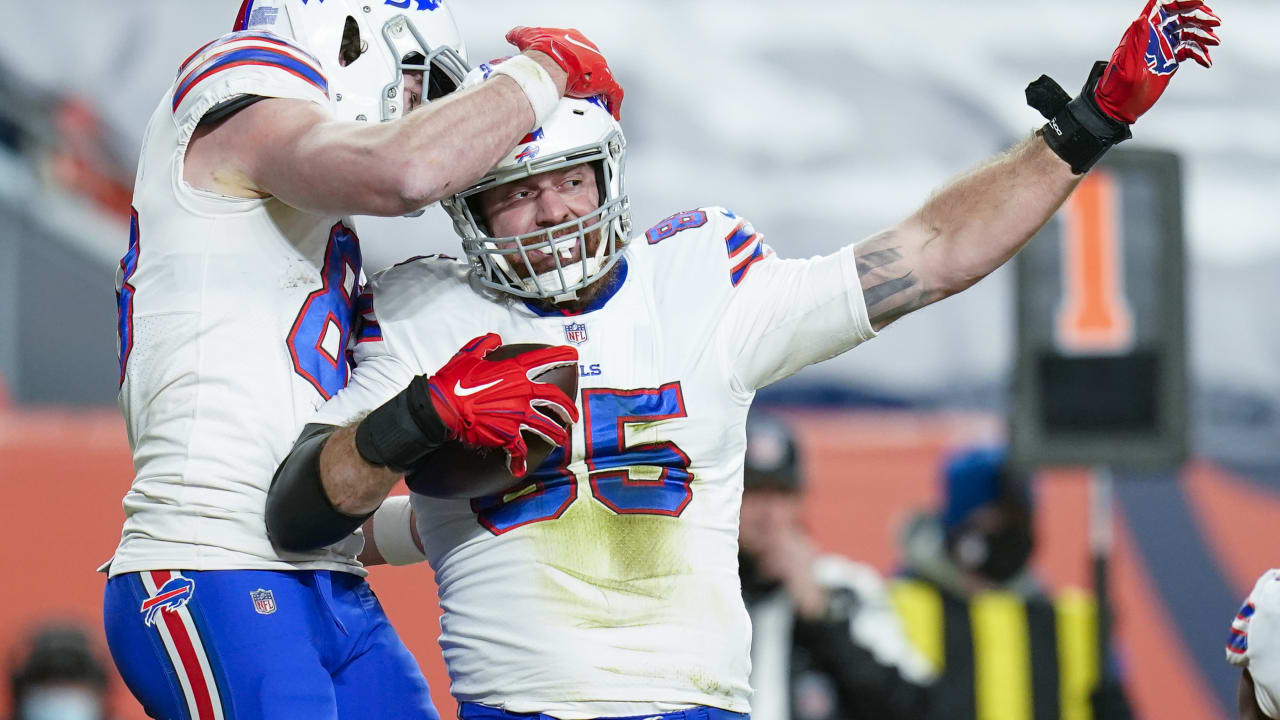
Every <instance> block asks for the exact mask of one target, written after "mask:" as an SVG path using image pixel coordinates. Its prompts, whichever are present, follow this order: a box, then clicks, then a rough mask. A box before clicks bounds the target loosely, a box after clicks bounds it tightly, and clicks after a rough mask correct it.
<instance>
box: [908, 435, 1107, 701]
mask: <svg viewBox="0 0 1280 720" xmlns="http://www.w3.org/2000/svg"><path fill="white" fill-rule="evenodd" d="M1028 480H1029V478H1028V477H1027V476H1026V475H1025V474H1023V473H1020V472H1016V471H1014V470H1013V469H1012V468H1011V467H1010V466H1009V464H1008V462H1007V455H1006V452H1005V450H1004V449H1003V448H974V449H969V450H966V451H963V452H960V453H958V454H956V455H954V456H953V457H951V458H950V459H949V461H948V462H947V464H946V469H945V472H944V474H943V493H942V495H943V507H942V509H941V510H940V511H939V512H938V513H936V514H920V515H918V516H916V517H914V518H913V519H912V520H911V521H910V522H909V523H908V525H907V527H906V530H905V532H904V535H903V545H902V554H903V557H902V561H903V566H904V568H903V571H902V575H901V576H900V577H899V578H897V579H895V580H894V581H893V583H892V594H893V599H894V603H895V604H896V606H897V608H898V611H899V612H900V613H901V616H902V618H903V622H904V623H905V625H906V628H907V634H908V636H909V637H910V638H911V640H912V642H913V643H914V645H915V646H916V647H917V648H918V649H919V650H920V651H921V652H922V653H923V654H924V655H925V657H926V658H928V660H929V662H930V664H931V665H932V668H933V669H934V670H935V671H936V672H937V673H938V676H939V677H938V681H937V685H936V696H935V698H934V700H935V704H934V709H935V712H934V714H933V715H931V716H930V717H936V718H954V719H959V720H962V719H964V718H1027V720H1057V719H1058V718H1062V719H1063V720H1067V719H1068V718H1093V719H1094V720H1127V719H1128V718H1130V717H1132V715H1131V713H1130V711H1129V705H1128V701H1127V699H1126V697H1125V694H1124V691H1123V688H1122V687H1121V686H1119V685H1118V684H1116V683H1115V682H1112V681H1110V680H1105V679H1104V680H1103V681H1100V680H1099V678H1100V673H1102V672H1104V671H1106V670H1108V667H1107V666H1105V665H1104V664H1103V663H1101V662H1100V661H1099V657H1098V640H1097V635H1096V628H1097V615H1098V611H1097V603H1096V602H1095V600H1094V598H1093V597H1092V596H1091V595H1089V594H1088V593H1085V592H1084V591H1081V590H1075V589H1072V590H1064V591H1063V592H1061V593H1059V594H1058V596H1057V597H1056V598H1051V597H1050V596H1049V595H1048V594H1047V593H1046V591H1045V589H1044V587H1043V585H1042V584H1041V583H1040V581H1039V580H1038V579H1037V578H1036V577H1035V575H1034V574H1033V573H1032V572H1031V570H1030V568H1029V567H1028V562H1029V560H1030V559H1031V556H1032V553H1033V551H1034V550H1035V522H1034V521H1035V518H1034V507H1033V503H1032V498H1031V495H1030V488H1029V484H1028ZM1110 676H1111V675H1110V673H1108V675H1107V677H1110Z"/></svg>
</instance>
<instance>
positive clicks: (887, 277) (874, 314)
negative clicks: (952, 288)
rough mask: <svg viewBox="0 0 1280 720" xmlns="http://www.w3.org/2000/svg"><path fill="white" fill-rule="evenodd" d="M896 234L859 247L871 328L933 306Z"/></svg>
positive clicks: (856, 259)
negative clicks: (906, 257) (897, 241)
mask: <svg viewBox="0 0 1280 720" xmlns="http://www.w3.org/2000/svg"><path fill="white" fill-rule="evenodd" d="M895 236H896V233H894V232H893V231H892V230H887V231H885V232H882V233H880V234H879V235H875V236H872V237H870V238H867V239H866V240H864V241H862V242H861V243H858V246H857V247H856V248H854V262H855V264H856V266H857V268H858V277H860V278H861V279H862V295H863V298H865V299H866V303H867V314H868V315H869V316H870V318H871V324H872V325H873V326H876V327H883V326H884V325H887V324H889V323H891V322H893V321H894V320H896V319H898V318H900V317H902V316H903V315H906V314H907V313H909V312H911V311H912V310H917V309H919V308H922V307H924V306H925V305H928V304H929V301H928V300H927V299H926V293H925V289H924V287H923V286H922V285H921V283H920V278H919V277H918V276H917V275H916V273H915V270H914V269H913V268H911V267H910V265H909V264H908V262H907V261H906V259H905V258H904V255H903V252H902V246H901V244H898V243H896V242H895V241H896V240H897V238H896V237H895Z"/></svg>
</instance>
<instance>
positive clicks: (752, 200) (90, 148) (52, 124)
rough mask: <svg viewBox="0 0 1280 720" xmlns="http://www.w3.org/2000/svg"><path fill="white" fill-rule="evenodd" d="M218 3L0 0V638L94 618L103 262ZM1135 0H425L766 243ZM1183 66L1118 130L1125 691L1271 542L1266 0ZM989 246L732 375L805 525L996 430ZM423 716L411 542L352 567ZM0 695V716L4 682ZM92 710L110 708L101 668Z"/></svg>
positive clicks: (860, 524)
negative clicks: (1138, 181)
mask: <svg viewBox="0 0 1280 720" xmlns="http://www.w3.org/2000/svg"><path fill="white" fill-rule="evenodd" d="M238 5H239V2H238V0H200V1H199V2H196V1H194V0H133V1H132V2H128V3H122V2H112V3H101V2H90V1H89V0H62V1H61V2H58V3H22V2H17V0H8V1H7V2H4V3H0V21H3V26H4V27H7V28H9V31H8V32H6V39H5V41H4V43H3V44H0V226H2V227H4V228H5V230H4V232H2V233H0V338H3V341H0V490H3V492H4V496H5V497H6V501H5V502H4V503H3V507H4V509H3V511H2V515H0V517H3V520H4V527H5V528H6V529H7V530H8V531H9V532H10V533H11V540H10V542H11V543H12V547H11V549H10V551H8V552H6V553H4V555H3V560H2V561H0V572H2V574H3V577H4V578H5V582H4V583H3V590H0V652H6V653H7V652H9V649H10V648H11V647H12V646H13V645H14V643H15V642H16V638H18V637H19V636H20V635H21V634H22V632H23V630H24V628H27V627H29V626H30V625H32V624H33V623H37V622H39V621H41V620H45V619H64V618H70V619H75V620H79V621H81V622H83V623H84V624H86V625H87V626H88V627H89V628H91V630H92V631H93V633H94V634H95V635H96V636H97V637H98V639H99V641H101V621H100V617H99V607H100V601H101V589H102V585H103V576H101V575H97V574H95V573H94V572H93V570H94V568H95V567H97V565H98V564H99V563H101V562H102V561H104V560H106V559H107V558H108V557H109V555H110V553H111V551H112V549H113V548H114V546H115V542H116V540H117V539H118V533H119V527H120V523H121V521H122V514H121V511H120V505H119V500H120V498H121V496H122V495H123V493H124V492H125V490H126V489H127V487H128V485H129V482H130V479H131V477H132V472H131V465H130V458H129V452H128V447H127V444H126V439H125V433H124V428H123V424H122V422H121V421H120V419H119V416H118V413H117V412H116V410H115V409H114V401H115V392H116V381H117V374H118V366H117V361H116V356H115V303H114V298H113V275H114V269H115V266H116V265H117V264H118V262H119V259H120V256H121V254H122V253H123V252H124V249H125V245H126V242H127V236H128V228H127V218H128V205H129V198H130V194H131V186H132V179H133V173H134V168H135V165H134V163H135V159H136V156H137V153H138V148H139V143H140V140H141V135H142V130H143V125H144V124H145V122H146V118H147V117H148V115H149V113H150V112H151V111H152V109H153V108H154V105H155V102H156V101H157V99H158V98H159V96H160V95H161V94H162V93H163V92H164V89H165V87H166V86H167V85H168V83H169V82H170V81H171V80H172V73H173V72H174V71H175V69H176V67H177V65H178V63H179V62H180V61H181V60H182V58H184V57H185V56H186V55H187V54H188V53H190V51H191V50H192V49H194V48H195V47H197V46H199V45H200V44H202V43H203V42H205V41H207V40H208V39H209V38H211V37H213V36H215V35H218V34H221V33H222V32H225V31H226V30H228V29H229V28H230V25H231V22H232V18H233V15H234V12H235V10H236V8H237V7H238ZM1139 5H1140V2H1139V1H1138V0H1127V1H1125V2H1119V1H1117V0H1074V1H1073V2H1070V3H1050V2H1044V1H1042V0H1023V1H1021V2H1015V1H1014V0H974V1H973V2H968V3H944V2H940V1H937V0H929V1H922V0H908V1H904V2H898V3H881V4H872V3H867V2H838V1H835V0H825V1H823V0H793V1H792V2H787V3H778V2H753V1H750V0H748V1H739V2H729V1H728V0H708V1H697V2H693V1H685V2H679V1H677V0H652V1H651V2H647V3H620V2H614V1H612V0H598V1H597V2H591V3H587V2H570V1H569V0H544V1H543V2H539V3H527V2H516V1H515V0H457V2H456V3H455V5H454V11H455V13H456V15H457V16H458V19H459V22H460V24H461V25H462V28H463V32H464V36H465V37H466V38H467V40H468V43H469V50H470V57H471V60H472V62H478V61H483V60H487V59H489V58H492V57H497V56H501V55H505V54H507V50H506V48H505V46H504V44H503V43H502V40H501V37H502V34H503V33H504V32H505V31H506V30H507V29H508V28H509V27H511V26H513V25H519V24H529V25H534V24H540V25H564V26H574V27H579V28H581V29H582V30H584V31H585V32H586V33H587V34H588V35H589V36H590V37H592V38H593V39H594V40H596V41H597V42H598V43H599V44H600V45H601V47H602V48H603V49H604V50H605V52H606V54H607V56H608V57H609V59H610V62H611V64H612V65H613V67H614V68H615V69H616V71H617V75H618V76H619V77H620V79H621V80H622V81H623V83H624V84H625V86H626V88H627V100H626V105H625V108H624V110H625V118H624V123H623V125H624V128H625V130H626V132H627V136H628V140H629V144H630V150H631V152H630V154H629V169H628V176H627V177H628V191H629V193H630V195H631V197H632V202H633V208H634V214H635V218H636V223H637V225H638V226H640V227H646V226H647V225H648V224H651V223H652V222H656V221H657V220H659V219H661V218H663V217H665V216H667V215H669V214H671V213H672V212H675V211H678V210H683V209H687V208H689V207H694V206H698V205H708V204H716V205H724V206H727V207H730V208H733V209H734V210H735V211H737V212H738V213H739V214H744V215H746V216H748V217H750V218H751V219H752V221H753V223H754V224H755V225H756V227H757V228H758V229H760V230H761V231H763V232H764V233H765V235H766V236H767V238H768V240H769V242H770V243H771V245H772V246H773V247H774V248H775V249H776V250H777V251H778V252H779V253H781V254H782V255H784V256H804V255H808V254H813V253H819V252H822V253H825V252H829V251H830V250H833V249H834V248H836V247H838V246H840V245H843V244H846V243H848V242H851V241H853V240H856V239H858V238H861V237H863V236H865V235H868V234H870V233H872V232H874V231H876V230H878V229H881V228H883V227H884V226H887V225H889V224H891V223H893V222H895V221H896V220H898V219H899V218H900V217H902V216H904V215H905V214H907V213H909V212H910V211H912V210H913V209H914V208H915V207H916V206H917V205H918V204H919V203H920V202H921V201H922V200H923V198H924V197H925V196H926V194H927V193H928V192H929V191H930V189H932V188H934V187H936V186H937V185H938V184H940V183H941V182H943V181H944V180H945V179H946V178H947V177H948V176H950V175H952V174H954V173H956V172H958V171H960V170H962V169H964V168H965V167H967V166H970V165H973V164H974V163H977V162H979V161H981V160H982V159H983V158H985V157H987V156H989V155H990V154H992V153H994V152H996V151H998V150H999V149H1001V148H1002V147H1005V146H1006V145H1008V144H1009V143H1010V142H1011V141H1012V140H1013V139H1015V138H1018V137H1021V136H1023V135H1024V134H1025V133H1027V132H1028V131H1030V129H1031V128H1033V127H1035V126H1037V125H1038V124H1039V123H1038V119H1037V116H1036V114H1035V113H1034V111H1032V110H1031V109H1029V108H1027V107H1025V105H1024V104H1023V100H1022V88H1023V87H1024V86H1025V85H1026V83H1027V82H1028V81H1030V80H1032V79H1034V78H1035V77H1037V76H1038V75H1039V74H1040V73H1047V74H1050V75H1052V76H1053V77H1055V78H1057V79H1058V80H1059V81H1060V82H1061V83H1062V84H1063V85H1064V86H1066V87H1068V88H1071V89H1074V88H1076V87H1078V86H1079V84H1080V83H1081V82H1082V81H1083V79H1084V76H1085V74H1086V73H1087V70H1088V67H1089V63H1090V62H1092V61H1093V60H1095V59H1099V58H1102V57H1105V56H1106V55H1107V54H1108V53H1109V52H1110V50H1111V48H1112V47H1113V46H1114V43H1115V41H1116V40H1117V39H1118V37H1119V34H1120V32H1121V29H1122V28H1123V27H1124V26H1125V25H1126V24H1127V23H1128V22H1129V20H1130V19H1131V17H1132V16H1133V15H1134V14H1135V13H1136V12H1137V10H1138V9H1139ZM1215 9H1216V10H1217V11H1218V12H1219V14H1220V15H1221V16H1222V17H1223V18H1224V22H1225V25H1224V29H1223V30H1222V32H1221V36H1222V38H1223V42H1224V45H1223V46H1222V47H1221V48H1220V49H1218V50H1216V51H1215V53H1214V54H1215V61H1216V67H1215V68H1214V69H1213V70H1212V71H1210V72H1205V71H1202V70H1201V69H1199V68H1196V67H1192V68H1189V69H1187V70H1184V71H1183V72H1182V73H1180V74H1179V75H1178V77H1177V79H1176V80H1175V81H1174V82H1173V86H1172V89H1171V91H1170V92H1169V93H1168V95H1167V96H1166V97H1165V98H1164V99H1163V100H1162V102H1161V104H1160V107H1159V108H1158V109H1157V110H1155V111H1154V112H1153V113H1152V114H1151V115H1150V116H1149V117H1146V118H1143V120H1142V121H1141V122H1140V123H1139V125H1138V126H1137V128H1136V134H1137V139H1136V140H1134V141H1133V143H1132V144H1133V145H1135V146H1137V145H1141V146H1143V147H1151V148H1163V149H1171V150H1174V151H1176V152H1177V153H1179V154H1180V156H1181V158H1182V161H1183V170H1184V180H1185V183H1184V188H1183V193H1184V201H1185V204H1184V220H1185V227H1186V240H1187V253H1188V255H1187V307H1188V328H1187V332H1188V339H1189V347H1188V352H1189V364H1190V387H1191V393H1190V402H1189V407H1188V411H1189V413H1190V418H1191V438H1192V459H1191V460H1190V461H1189V462H1188V463H1187V464H1186V465H1185V466H1184V467H1182V468H1181V469H1180V470H1178V471H1176V472H1170V473H1162V474H1155V475H1153V474H1150V473H1148V474H1144V475H1142V476H1140V477H1139V476H1134V475H1132V474H1125V473H1121V474H1119V475H1118V477H1117V490H1116V497H1117V506H1116V521H1117V528H1118V532H1117V544H1116V554H1115V560H1114V564H1113V569H1112V570H1113V578H1114V602H1115V613H1116V622H1117V633H1118V643H1119V647H1120V651H1121V653H1122V663H1123V671H1124V673H1125V675H1126V677H1127V680H1128V683H1129V687H1130V689H1131V692H1132V695H1133V698H1134V701H1135V704H1136V706H1137V710H1138V713H1139V717H1143V718H1156V717H1161V718H1187V719H1193V718H1194V719H1197V720H1198V719H1201V718H1219V717H1227V716H1228V715H1229V713H1228V709H1229V708H1232V707H1234V703H1233V697H1234V682H1235V673H1234V672H1233V671H1231V670H1229V669H1228V668H1227V666H1226V665H1225V663H1223V661H1222V644H1223V641H1224V639H1225V637H1226V630H1227V625H1228V622H1229V618H1230V617H1231V615H1232V614H1233V613H1234V611H1235V609H1236V605H1237V603H1238V602H1239V600H1240V599H1241V598H1242V597H1243V596H1244V595H1245V594H1246V593H1247V592H1248V590H1249V588H1250V587H1252V583H1253V579H1254V578H1255V577H1256V576H1257V575H1258V574H1259V573H1260V572H1261V571H1262V570H1264V569H1265V568H1267V567H1270V566H1272V565H1277V564H1280V557H1277V554H1276V553H1277V549H1280V322H1277V320H1276V317H1277V315H1276V306H1277V303H1278V302H1280V230H1278V229H1277V223H1276V220H1275V217H1276V215H1275V207H1276V203H1277V200H1278V199H1280V94H1278V93H1276V92H1275V89H1276V87H1277V85H1276V82H1277V81H1276V78H1277V77H1280V44H1277V43H1275V42H1274V28H1275V27H1277V26H1280V6H1277V4H1276V3H1275V2H1271V1H1268V0H1220V2H1219V3H1216V4H1215ZM360 230H361V237H362V238H363V243H362V244H363V247H364V252H365V259H366V268H367V269H368V270H369V271H373V270H376V269H379V268H381V267H384V266H386V265H388V264H391V263H393V262H396V261H398V260H399V259H402V258H403V257H405V256H408V255H414V254H421V253H426V252H437V251H444V252H451V253H456V252H457V250H458V243H457V240H456V237H455V236H454V235H453V233H452V231H451V229H450V227H449V225H448V223H447V221H446V219H445V217H444V215H443V213H440V212H438V211H437V210H435V209H431V210H429V211H428V212H427V213H426V214H425V215H424V216H423V217H421V218H418V219H414V220H409V219H395V220H373V221H369V222H366V223H363V224H362V225H361V226H360ZM1014 297H1015V296H1014V289H1013V273H1012V272H1010V271H1009V270H1008V269H1006V270H1002V271H1000V272H997V273H996V274H995V275H993V276H992V277H991V278H989V279H987V280H985V281H984V282H982V283H981V284H979V285H978V286H977V287H975V288H974V289H972V290H970V291H968V292H966V293H965V294H963V295H961V296H959V297H958V298H955V299H952V300H949V301H947V302H945V303H942V304H941V305H939V306H935V307H932V308H929V309H927V310H924V311H922V312H920V313H918V314H916V315H913V316H911V317H909V318H907V319H905V320H903V321H900V322H899V323H898V324H897V325H895V326H893V327H892V328H890V329H889V330H888V331H887V332H885V333H884V334H883V336H882V337H881V338H880V339H878V340H877V341H875V342H874V343H871V344H869V345H868V346H866V347H864V348H861V349H859V350H857V351H856V352H853V353H851V354H849V355H847V356H844V357H841V358H838V359H836V360H833V361H830V362H828V363H825V364H823V365H821V366H818V367H814V368H811V369H809V370H807V371H805V372H804V373H801V374H800V375H799V376H797V377H795V378H793V379H791V380H790V381H787V382H785V383H783V384H781V385H780V386H778V387H775V388H772V389H770V390H769V391H768V392H766V393H763V394H762V398H761V400H762V402H767V403H771V404H776V405H783V406H785V407H786V408H787V412H788V413H789V415H790V416H791V417H793V418H795V420H796V421H797V423H798V426H799V428H800V430H801V433H802V434H801V439H802V441H803V442H804V444H805V447H806V449H807V451H808V452H809V455H810V457H811V462H810V465H811V469H812V472H813V473H814V475H815V478H814V485H815V487H814V491H813V492H812V493H811V494H810V498H809V500H810V502H811V515H810V520H811V522H812V525H813V527H814V530H815V534H816V535H817V537H818V538H819V539H820V540H821V541H822V543H823V544H824V545H825V546H826V547H828V548H830V549H833V550H838V551H841V552H843V553H845V554H848V555H850V556H852V557H854V558H857V559H861V560H865V561H867V562H870V563H872V564H874V565H876V566H877V567H879V568H881V569H882V570H884V571H886V572H891V571H892V570H893V568H894V565H895V554H896V551H895V547H894V545H895V539H894V533H895V532H896V529H897V525H898V523H899V521H900V520H901V518H903V517H904V516H905V515H906V514H907V512H908V511H910V510H911V509H913V508H917V507H922V506H929V505H931V504H933V503H934V502H935V501H936V497H937V483H936V479H935V478H936V475H937V469H938V465H939V462H940V459H941V457H942V455H943V454H944V453H945V452H946V451H947V450H948V449H951V448H954V447H957V446H960V445H965V444H969V443H972V442H980V441H981V442H988V441H998V440H1000V439H1001V438H1002V437H1004V435H1005V418H1006V412H1007V410H1008V408H1009V407H1010V406H1011V388H1012V384H1011V379H1010V378H1011V369H1012V367H1013V362H1014V352H1015V342H1014V309H1015V308H1014ZM1085 477H1086V473H1085V472H1084V471H1083V470H1080V469H1069V468H1064V469H1058V470H1053V471H1047V472H1044V473H1041V474H1040V476H1039V477H1038V479H1037V490H1036V492H1037V503H1038V508H1039V510H1040V513H1039V522H1040V540H1041V549H1040V551H1039V555H1038V558H1037V564H1038V565H1039V568H1040V569H1041V570H1042V571H1043V573H1044V575H1045V576H1046V577H1047V578H1048V579H1049V581H1050V584H1051V585H1053V586H1054V587H1062V586H1065V585H1071V584H1075V585H1086V586H1087V585H1088V583H1089V575H1088V573H1089V567H1088V558H1087V538H1086V531H1085V528H1086V527H1087V524H1088V523H1087V489H1086V483H1085ZM373 576H374V577H373V582H374V587H375V588H376V589H377V590H378V591H379V593H380V595H381V597H382V598H383V601H384V603H385V604H386V606H387V608H388V611H389V612H390V613H391V615H392V618H393V620H395V621H396V623H397V625H398V627H399V628H400V630H401V633H402V635H403V636H404V637H405V638H406V640H407V641H408V642H409V643H410V645H411V647H412V649H414V651H415V653H416V654H417V656H418V658H419V660H420V661H421V663H422V665H423V667H424V668H425V669H426V671H427V673H428V675H429V678H430V679H431V681H432V685H433V688H434V692H435V695H436V700H437V703H438V704H439V705H440V707H441V710H442V715H443V716H446V717H447V716H450V715H451V714H452V708H453V704H452V701H451V700H450V699H449V698H448V694H447V677H446V676H445V674H444V672H443V667H442V664H441V661H440V656H439V650H438V648H437V646H436V644H435V638H436V635H437V634H438V624H437V620H436V618H437V616H438V610H437V609H436V606H435V601H434V587H433V585H432V582H431V579H430V573H429V571H426V570H425V568H399V569H381V570H377V571H375V572H374V574H373ZM6 693H7V689H0V713H3V712H4V708H6V707H7V698H6V697H5V695H6ZM116 700H117V710H118V714H119V715H120V716H121V717H126V718H133V717H141V713H140V711H139V710H138V709H137V708H136V706H135V705H134V703H133V702H132V699H131V698H130V697H129V696H128V694H127V692H125V691H124V690H123V688H119V692H117V698H116Z"/></svg>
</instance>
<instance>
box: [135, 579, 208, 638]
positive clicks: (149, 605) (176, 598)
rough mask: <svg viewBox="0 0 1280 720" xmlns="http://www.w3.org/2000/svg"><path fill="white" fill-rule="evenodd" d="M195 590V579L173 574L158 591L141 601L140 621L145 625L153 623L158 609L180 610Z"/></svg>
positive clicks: (158, 611) (148, 625) (149, 625)
mask: <svg viewBox="0 0 1280 720" xmlns="http://www.w3.org/2000/svg"><path fill="white" fill-rule="evenodd" d="M195 591H196V581H195V580H191V579H189V578H184V577H182V576H181V575H175V576H174V577H172V578H170V579H169V581H168V582H166V583H165V584H164V585H162V586H161V587H160V590H159V591H158V592H156V593H155V594H153V595H152V596H151V597H149V598H147V599H146V600H143V601H142V607H141V608H140V609H139V612H141V613H142V621H143V622H145V623H146V624H147V627H151V626H152V625H155V624H156V615H157V614H159V613H160V611H162V610H163V611H167V612H177V611H178V610H181V609H182V608H183V607H184V606H185V605H186V604H187V603H188V602H190V600H191V596H192V595H193V594H195Z"/></svg>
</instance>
